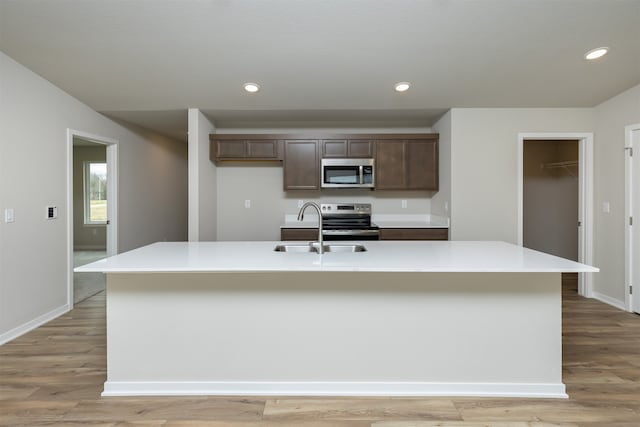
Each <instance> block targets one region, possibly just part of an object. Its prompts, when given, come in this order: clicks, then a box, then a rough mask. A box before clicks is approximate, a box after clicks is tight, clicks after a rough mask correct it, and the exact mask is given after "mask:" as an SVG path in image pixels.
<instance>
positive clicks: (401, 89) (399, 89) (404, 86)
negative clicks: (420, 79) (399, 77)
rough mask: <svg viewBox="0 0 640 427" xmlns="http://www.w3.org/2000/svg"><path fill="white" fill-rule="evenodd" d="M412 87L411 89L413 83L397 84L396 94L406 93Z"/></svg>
mask: <svg viewBox="0 0 640 427" xmlns="http://www.w3.org/2000/svg"><path fill="white" fill-rule="evenodd" d="M410 87H411V83H409V82H400V83H396V92H405V91H406V90H407V89H409V88H410Z"/></svg>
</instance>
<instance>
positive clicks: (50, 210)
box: [47, 206, 58, 219]
mask: <svg viewBox="0 0 640 427" xmlns="http://www.w3.org/2000/svg"><path fill="white" fill-rule="evenodd" d="M56 218H58V207H57V206H47V219H56Z"/></svg>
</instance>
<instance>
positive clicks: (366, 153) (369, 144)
mask: <svg viewBox="0 0 640 427" xmlns="http://www.w3.org/2000/svg"><path fill="white" fill-rule="evenodd" d="M373 145H374V144H373V141H370V140H366V139H350V140H349V145H348V150H347V157H355V158H358V157H359V158H364V159H368V158H371V157H373Z"/></svg>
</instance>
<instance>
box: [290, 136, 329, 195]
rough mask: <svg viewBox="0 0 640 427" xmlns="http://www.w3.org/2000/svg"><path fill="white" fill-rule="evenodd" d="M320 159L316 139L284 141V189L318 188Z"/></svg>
mask: <svg viewBox="0 0 640 427" xmlns="http://www.w3.org/2000/svg"><path fill="white" fill-rule="evenodd" d="M319 188H320V161H319V158H318V140H307V139H303V140H287V141H285V142H284V189H285V190H318V189H319Z"/></svg>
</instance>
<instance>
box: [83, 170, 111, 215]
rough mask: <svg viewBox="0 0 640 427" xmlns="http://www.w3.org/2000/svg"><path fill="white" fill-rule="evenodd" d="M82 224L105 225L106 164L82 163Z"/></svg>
mask: <svg viewBox="0 0 640 427" xmlns="http://www.w3.org/2000/svg"><path fill="white" fill-rule="evenodd" d="M84 223H85V224H106V223H107V164H106V163H102V162H85V163H84Z"/></svg>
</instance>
